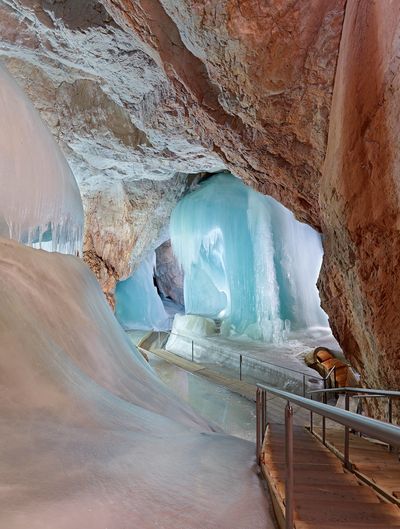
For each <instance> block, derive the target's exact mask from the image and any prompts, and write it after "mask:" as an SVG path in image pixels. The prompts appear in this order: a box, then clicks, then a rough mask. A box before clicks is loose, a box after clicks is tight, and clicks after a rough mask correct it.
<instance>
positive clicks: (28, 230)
mask: <svg viewBox="0 0 400 529" xmlns="http://www.w3.org/2000/svg"><path fill="white" fill-rule="evenodd" d="M0 115H1V127H0V152H1V156H0V182H1V193H0V235H1V236H3V237H10V238H11V239H15V240H17V241H20V242H24V243H26V244H32V243H35V242H36V243H40V242H41V241H49V240H51V241H52V250H53V251H61V252H64V253H76V252H77V251H78V250H79V249H80V247H81V241H82V229H83V208H82V201H81V197H80V193H79V189H78V186H77V184H76V181H75V179H74V176H73V174H72V172H71V170H70V168H69V166H68V164H67V161H66V159H65V157H64V155H63V154H62V152H61V150H60V148H59V147H58V145H57V143H56V142H55V140H54V139H53V137H52V135H51V133H50V132H49V131H48V130H47V128H46V126H45V125H44V123H43V122H42V120H41V119H40V116H39V114H38V113H37V112H36V110H35V109H34V107H33V105H32V104H31V103H30V101H29V100H28V98H27V97H26V96H25V94H24V93H23V91H22V90H21V89H20V88H19V87H18V85H17V83H16V82H15V81H14V80H13V79H12V77H11V76H10V75H9V74H8V73H7V71H6V70H5V69H4V68H2V67H1V66H0Z"/></svg>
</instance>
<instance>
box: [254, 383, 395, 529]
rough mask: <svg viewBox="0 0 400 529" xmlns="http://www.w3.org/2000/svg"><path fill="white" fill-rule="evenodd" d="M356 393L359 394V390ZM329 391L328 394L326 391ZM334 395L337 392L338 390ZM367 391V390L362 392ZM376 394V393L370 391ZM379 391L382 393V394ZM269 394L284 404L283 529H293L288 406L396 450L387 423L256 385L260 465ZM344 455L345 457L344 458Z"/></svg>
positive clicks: (291, 422)
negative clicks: (284, 402) (297, 407)
mask: <svg viewBox="0 0 400 529" xmlns="http://www.w3.org/2000/svg"><path fill="white" fill-rule="evenodd" d="M348 389H356V390H358V391H359V392H361V391H362V390H360V389H358V388H348ZM327 391H329V390H327ZM338 391H341V390H340V389H339V390H338ZM364 391H369V390H364ZM371 391H376V390H371ZM382 391H383V390H382ZM268 393H271V394H272V395H275V396H276V397H280V398H282V399H285V400H286V401H287V403H286V407H285V473H286V479H285V527H286V529H293V484H294V474H293V407H292V404H295V405H297V406H300V407H302V408H304V409H306V410H308V411H309V412H310V414H313V413H315V414H318V415H320V416H322V417H324V418H326V419H330V420H332V421H334V422H336V423H338V424H341V425H343V426H344V427H345V429H348V430H350V429H351V430H354V431H357V432H361V433H363V434H364V435H367V436H369V437H371V438H372V439H377V440H379V441H382V442H383V443H386V444H388V445H389V446H395V447H400V428H399V427H398V426H394V425H392V424H390V423H385V422H383V421H378V420H377V419H371V418H369V417H364V416H362V415H358V414H357V413H353V412H351V411H348V410H342V409H341V408H336V407H334V406H330V405H328V404H324V403H320V402H316V401H313V400H311V399H308V398H305V397H300V396H298V395H294V394H293V393H288V392H287V391H282V390H280V389H276V388H273V387H271V386H265V385H263V384H257V397H256V414H257V416H256V426H257V431H256V445H257V448H256V450H257V459H258V461H260V456H261V452H262V445H263V441H264V436H265V430H266V428H267V424H268V418H267V394H268ZM396 393H397V392H396ZM347 455H348V454H347Z"/></svg>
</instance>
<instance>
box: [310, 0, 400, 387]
mask: <svg viewBox="0 0 400 529" xmlns="http://www.w3.org/2000/svg"><path fill="white" fill-rule="evenodd" d="M399 37H400V3H399V2H386V1H381V0H376V1H368V2H348V3H347V9H346V16H345V23H344V27H343V35H342V39H341V45H340V53H339V61H338V67H337V74H336V80H335V88H334V97H333V102H332V109H331V118H330V130H329V141H328V150H327V155H326V161H325V166H324V171H323V179H322V182H321V213H322V219H323V232H324V234H325V258H324V265H323V270H322V273H321V279H320V290H321V295H322V300H323V305H324V307H325V309H326V310H327V311H328V313H329V314H330V316H331V324H332V326H333V329H334V331H335V334H336V335H337V336H338V337H339V338H340V341H341V343H342V345H343V347H344V349H345V351H346V353H347V355H348V356H349V358H350V359H351V361H352V363H353V365H355V367H356V368H357V369H358V370H359V371H360V373H361V374H362V377H363V381H364V383H365V384H366V385H368V386H372V387H374V386H375V387H377V386H385V387H392V388H395V389H398V385H399V381H400V355H399V346H400V310H399V301H400V234H399V228H400V215H399V191H400V190H399V167H400V163H399V135H400V105H399V90H400V78H399V66H400V38H399Z"/></svg>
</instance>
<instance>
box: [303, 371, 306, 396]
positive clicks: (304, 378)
mask: <svg viewBox="0 0 400 529" xmlns="http://www.w3.org/2000/svg"><path fill="white" fill-rule="evenodd" d="M305 396H306V375H305V374H304V373H303V397H305Z"/></svg>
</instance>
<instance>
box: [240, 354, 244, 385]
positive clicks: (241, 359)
mask: <svg viewBox="0 0 400 529" xmlns="http://www.w3.org/2000/svg"><path fill="white" fill-rule="evenodd" d="M242 362H243V356H242V354H240V355H239V380H242Z"/></svg>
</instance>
